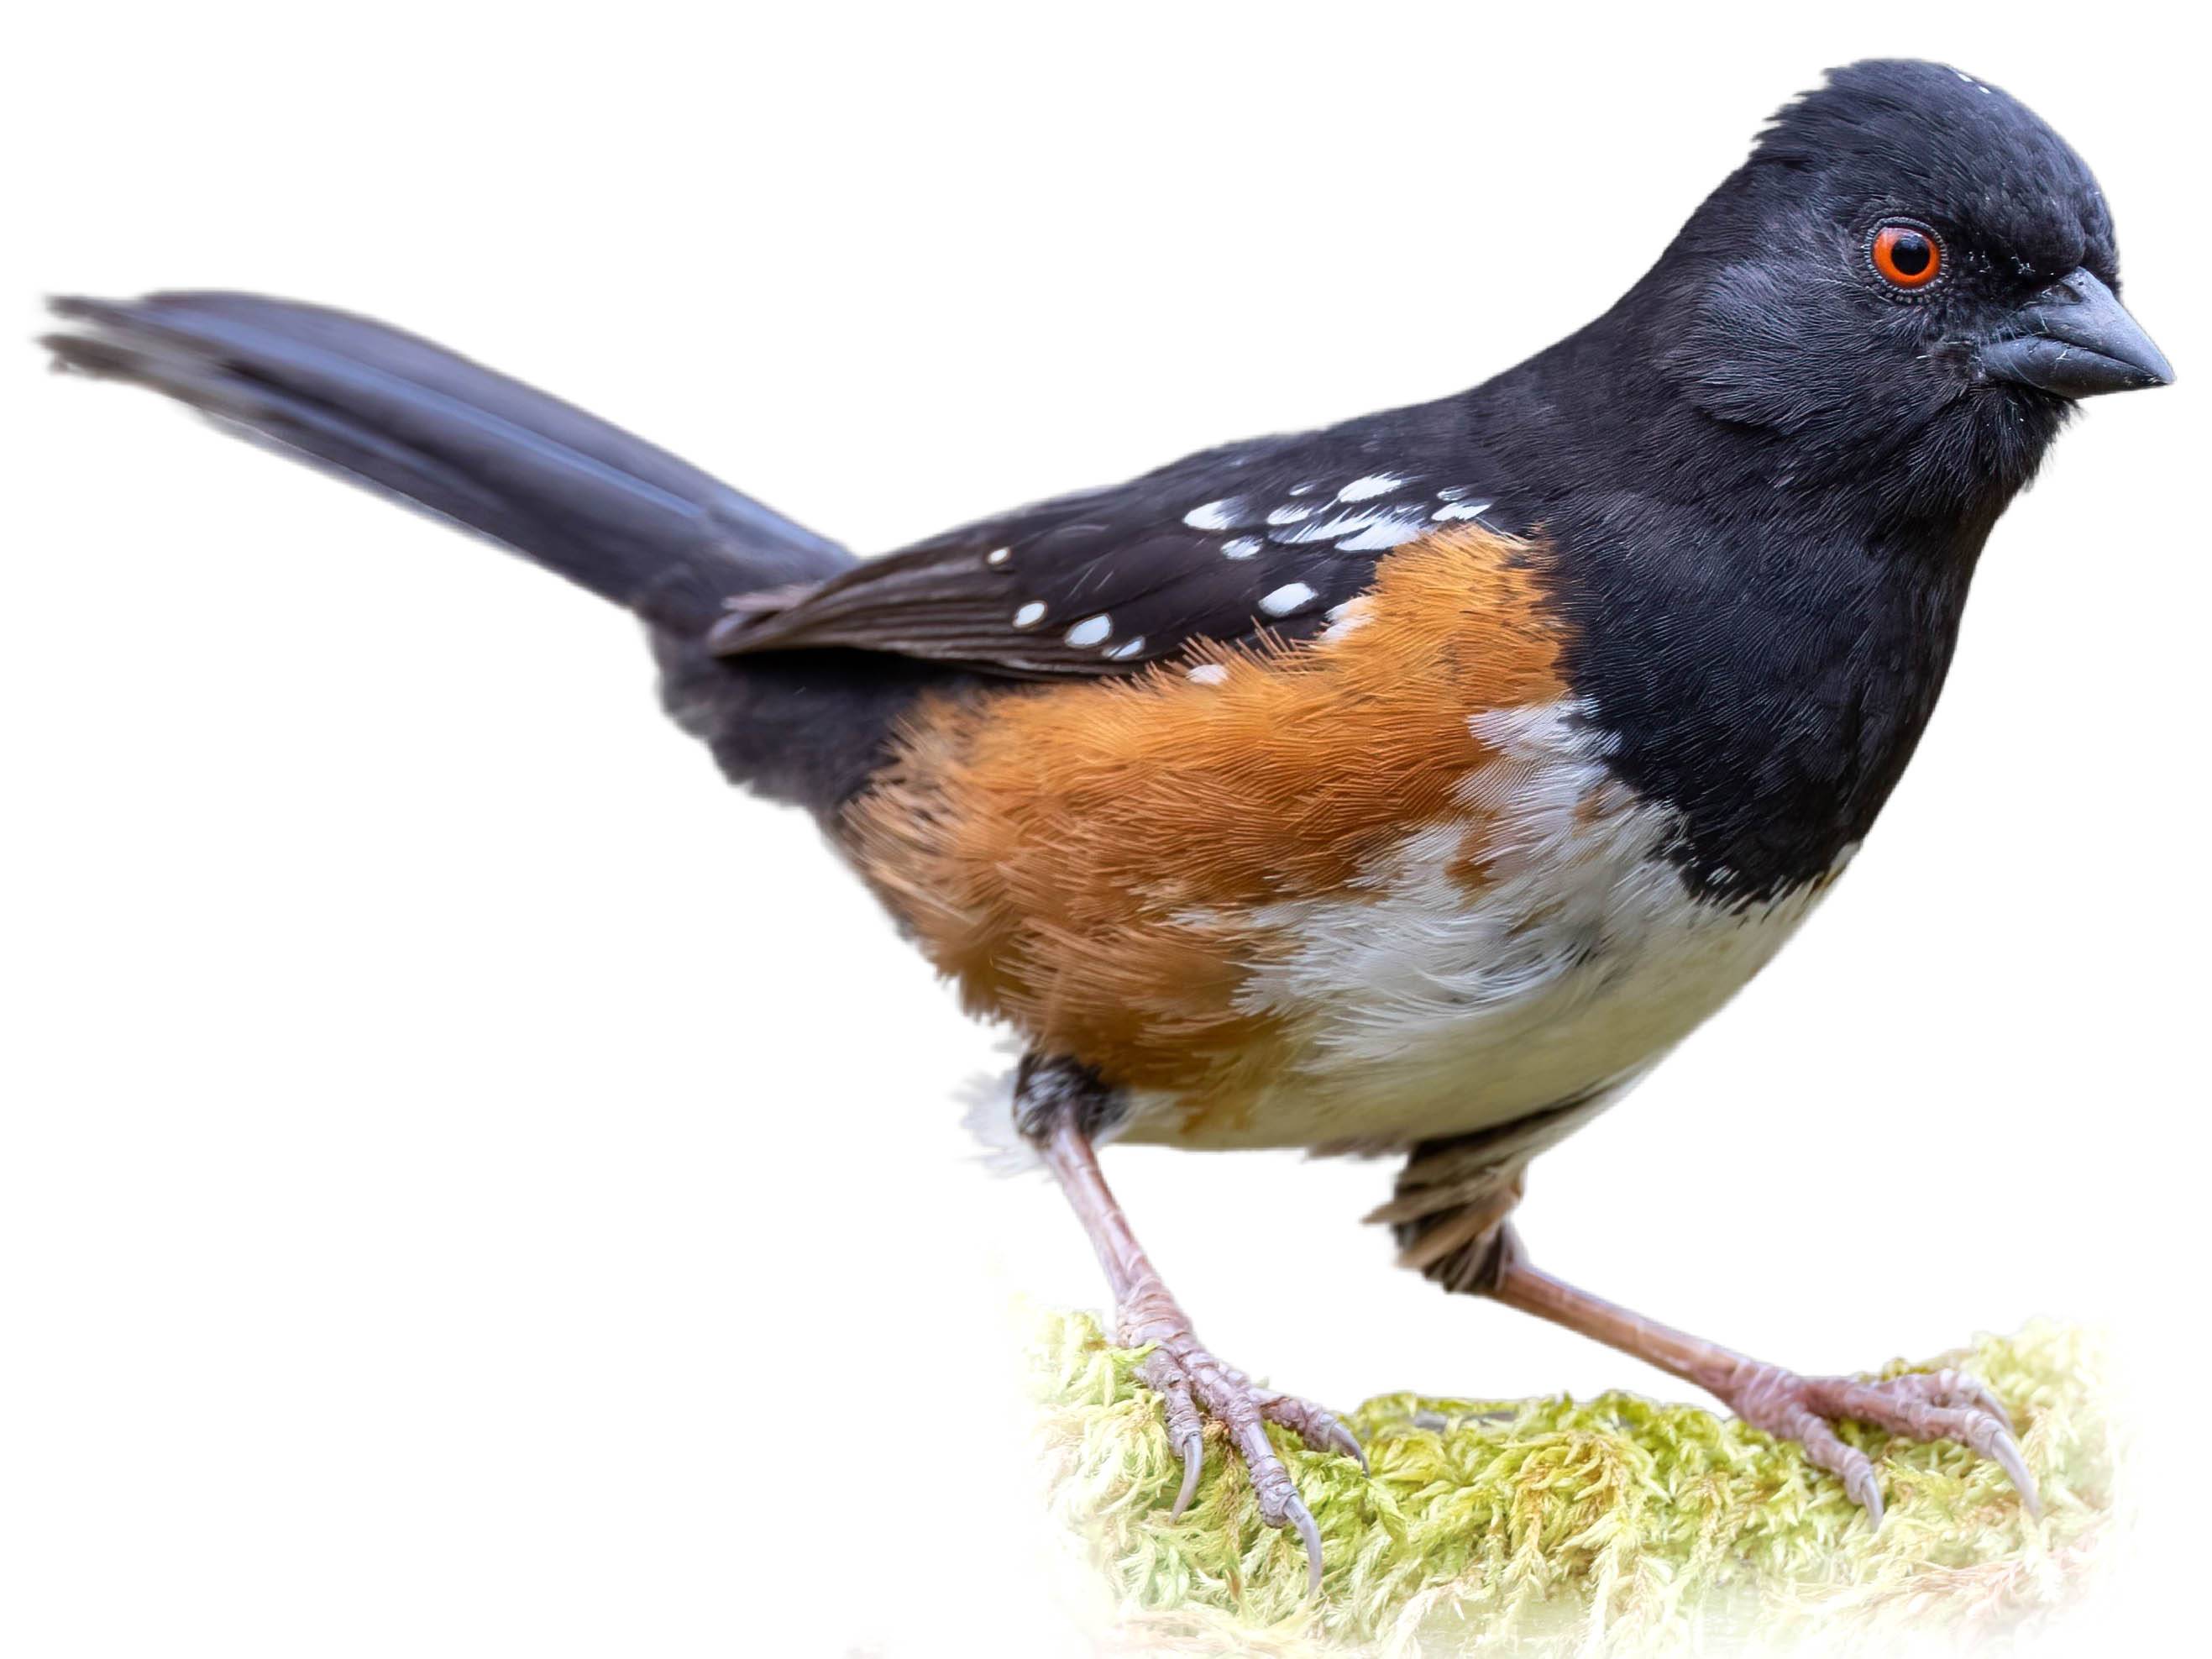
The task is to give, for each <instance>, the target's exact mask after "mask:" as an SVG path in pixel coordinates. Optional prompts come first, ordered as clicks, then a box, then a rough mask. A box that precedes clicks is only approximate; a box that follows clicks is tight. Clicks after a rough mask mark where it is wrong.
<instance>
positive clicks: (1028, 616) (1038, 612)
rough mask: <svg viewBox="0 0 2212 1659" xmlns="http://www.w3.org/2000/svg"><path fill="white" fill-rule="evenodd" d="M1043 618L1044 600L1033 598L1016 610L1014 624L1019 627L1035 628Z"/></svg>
mask: <svg viewBox="0 0 2212 1659" xmlns="http://www.w3.org/2000/svg"><path fill="white" fill-rule="evenodd" d="M1043 620H1044V601H1043V600H1042V599H1031V600H1030V602H1029V603H1028V604H1027V605H1024V606H1023V607H1022V608H1021V609H1020V610H1018V611H1015V612H1014V626H1015V627H1017V628H1035V627H1036V625H1037V624H1038V623H1041V622H1042V621H1043Z"/></svg>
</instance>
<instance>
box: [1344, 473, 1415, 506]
mask: <svg viewBox="0 0 2212 1659" xmlns="http://www.w3.org/2000/svg"><path fill="white" fill-rule="evenodd" d="M1407 482H1409V481H1408V480H1407V479H1405V478H1401V477H1398V476H1397V475H1396V474H1395V473H1390V472H1370V473H1369V474H1367V475H1366V477H1361V478H1354V479H1353V480H1352V482H1351V483H1348V484H1346V485H1345V487H1344V488H1343V489H1340V490H1338V491H1337V492H1336V499H1337V500H1339V501H1369V500H1371V499H1372V498H1374V497H1375V496H1377V495H1389V493H1390V492H1391V491H1392V490H1394V489H1397V488H1398V487H1399V486H1400V485H1401V484H1404V483H1407Z"/></svg>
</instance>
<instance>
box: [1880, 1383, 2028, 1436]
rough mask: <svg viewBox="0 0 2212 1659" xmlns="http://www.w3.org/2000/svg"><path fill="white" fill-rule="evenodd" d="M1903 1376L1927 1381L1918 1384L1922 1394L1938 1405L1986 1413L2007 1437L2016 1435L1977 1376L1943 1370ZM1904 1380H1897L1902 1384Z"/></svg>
mask: <svg viewBox="0 0 2212 1659" xmlns="http://www.w3.org/2000/svg"><path fill="white" fill-rule="evenodd" d="M1905 1377H1925V1378H1927V1381H1926V1382H1925V1383H1923V1384H1922V1385H1921V1386H1922V1389H1923V1392H1924V1393H1925V1394H1926V1395H1927V1396H1928V1398H1929V1400H1931V1401H1934V1402H1935V1403H1936V1405H1938V1406H1964V1407H1970V1408H1972V1409H1973V1410H1975V1411H1983V1412H1987V1413H1989V1414H1990V1416H1991V1417H1994V1418H1995V1419H1996V1420H1997V1421H1998V1422H1999V1423H2000V1424H2002V1425H2003V1427H2004V1431H2005V1432H2006V1433H2007V1434H2015V1435H2016V1434H2018V1433H2019V1432H2020V1431H2019V1430H2018V1429H2017V1428H2015V1426H2014V1425H2013V1420H2012V1413H2010V1412H2008V1411H2007V1410H2006V1409H2005V1403H2004V1401H2002V1400H2000V1399H1998V1398H1997V1397H1996V1394H1995V1393H1993V1392H1992V1391H1991V1390H1990V1388H1989V1386H1988V1385H1987V1384H1986V1383H1984V1382H1983V1381H1982V1380H1981V1378H1979V1377H1978V1376H1971V1375H1969V1374H1968V1373H1967V1372H1965V1371H1956V1370H1940V1371H1908V1372H1907V1373H1905ZM1905 1377H1899V1379H1898V1381H1899V1382H1903V1381H1905Z"/></svg>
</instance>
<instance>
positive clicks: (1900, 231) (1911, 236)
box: [1867, 219, 1943, 292]
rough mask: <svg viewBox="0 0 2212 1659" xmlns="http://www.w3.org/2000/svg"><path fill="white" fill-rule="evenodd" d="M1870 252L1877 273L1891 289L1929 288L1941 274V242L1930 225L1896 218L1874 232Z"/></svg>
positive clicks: (1908, 290) (1869, 255)
mask: <svg viewBox="0 0 2212 1659" xmlns="http://www.w3.org/2000/svg"><path fill="white" fill-rule="evenodd" d="M1867 252H1868V257H1869V258H1871V259H1872V260H1873V261H1874V268H1875V275H1876V276H1880V277H1881V280H1882V281H1884V282H1885V283H1888V284H1889V285H1890V286H1891V287H1892V288H1901V289H1905V290H1906V291H1907V292H1910V291H1911V290H1913V289H1923V288H1926V287H1927V286H1928V284H1929V283H1932V282H1934V281H1935V280H1936V277H1937V276H1940V275H1942V270H1943V245H1942V243H1941V242H1939V241H1937V240H1936V233H1935V232H1934V231H1932V230H1930V229H1929V228H1928V227H1927V226H1925V225H1916V224H1914V223H1913V222H1911V220H1909V219H1893V220H1892V221H1891V222H1889V223H1887V224H1886V225H1884V226H1883V227H1882V228H1881V229H1879V230H1877V231H1875V234H1874V241H1873V243H1872V244H1871V245H1870V246H1869V248H1868V250H1867Z"/></svg>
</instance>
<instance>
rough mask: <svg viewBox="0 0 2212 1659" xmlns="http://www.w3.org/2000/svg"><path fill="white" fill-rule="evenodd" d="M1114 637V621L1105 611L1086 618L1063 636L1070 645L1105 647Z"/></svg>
mask: <svg viewBox="0 0 2212 1659" xmlns="http://www.w3.org/2000/svg"><path fill="white" fill-rule="evenodd" d="M1113 635H1114V619H1113V617H1109V616H1108V615H1107V614H1106V613H1105V612H1104V611H1100V612H1099V613H1098V614H1097V616H1095V617H1085V618H1084V619H1083V620H1082V621H1081V622H1079V623H1076V624H1075V626H1074V627H1073V628H1071V629H1068V630H1067V632H1066V634H1065V635H1061V637H1062V638H1064V639H1065V640H1066V641H1067V642H1068V643H1069V644H1070V645H1103V644H1104V643H1105V642H1106V641H1108V640H1109V639H1111V638H1112V637H1113Z"/></svg>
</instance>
